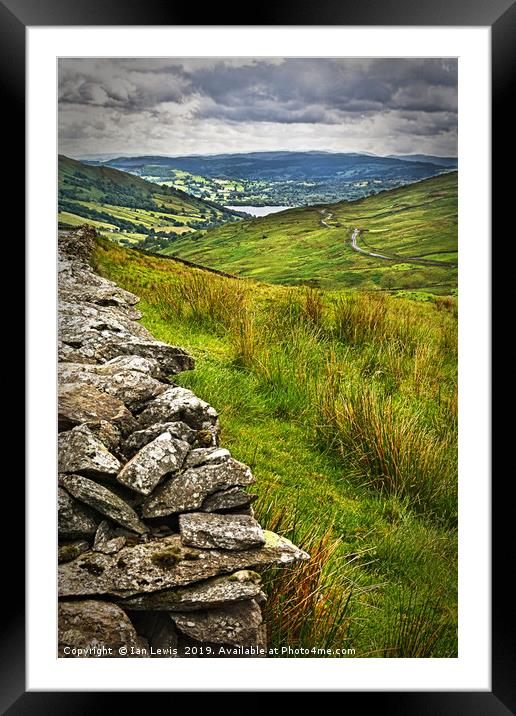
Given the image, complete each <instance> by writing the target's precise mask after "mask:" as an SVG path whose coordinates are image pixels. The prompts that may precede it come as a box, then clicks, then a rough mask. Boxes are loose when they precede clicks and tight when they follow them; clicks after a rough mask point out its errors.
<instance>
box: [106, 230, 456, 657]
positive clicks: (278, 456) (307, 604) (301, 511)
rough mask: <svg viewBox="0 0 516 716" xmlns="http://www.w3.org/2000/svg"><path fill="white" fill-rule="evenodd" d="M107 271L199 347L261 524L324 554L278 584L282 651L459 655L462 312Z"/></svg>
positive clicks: (181, 271)
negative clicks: (251, 477)
mask: <svg viewBox="0 0 516 716" xmlns="http://www.w3.org/2000/svg"><path fill="white" fill-rule="evenodd" d="M95 260H96V263H97V267H98V269H99V271H100V272H101V273H102V274H103V275H105V276H107V277H108V278H110V279H112V280H114V281H116V282H117V283H118V284H119V285H121V286H123V287H125V288H127V289H129V290H130V291H134V292H135V293H137V294H138V295H140V296H141V297H142V301H141V302H140V303H139V304H138V307H139V308H140V309H141V311H142V313H143V319H142V322H143V323H144V325H145V326H147V327H148V328H149V329H150V330H151V331H152V333H153V334H154V335H155V336H156V337H157V338H159V339H161V340H164V341H167V342H169V343H171V344H174V345H181V346H184V347H185V348H187V349H188V350H189V351H190V352H191V353H192V354H193V355H194V356H195V358H196V367H195V370H193V371H188V372H185V373H182V374H180V375H178V376H175V377H174V381H175V382H176V383H178V384H180V385H183V386H185V387H188V388H191V389H192V390H194V391H195V392H196V394H197V395H199V396H200V397H202V398H203V399H205V400H207V401H209V402H210V403H211V404H212V405H213V406H214V407H215V408H216V409H217V410H218V411H219V413H220V420H221V427H222V444H223V445H224V446H226V447H228V448H230V449H231V452H232V454H233V455H234V456H235V458H237V459H239V460H241V461H243V462H245V463H246V464H248V465H250V466H251V468H252V470H253V472H254V474H255V475H256V478H257V482H256V484H255V485H253V492H257V493H258V494H259V499H258V500H257V501H256V502H255V503H254V507H255V509H256V515H257V518H258V519H259V521H260V523H261V524H262V525H263V526H264V527H266V528H269V529H274V530H275V531H277V532H279V533H281V534H283V535H285V536H286V537H287V538H289V539H292V540H293V541H294V542H295V543H296V544H298V545H299V546H300V547H302V548H303V549H306V550H307V551H308V552H309V553H310V555H311V559H310V560H309V561H308V562H307V563H304V564H303V565H302V566H300V567H296V568H295V569H292V570H288V569H287V570H280V571H279V572H278V574H277V575H273V576H272V578H268V580H267V584H266V589H267V593H268V597H269V598H268V601H267V604H266V618H267V621H268V624H269V625H270V628H271V634H270V644H271V646H286V645H289V646H291V647H294V648H297V647H302V648H304V649H309V650H310V649H353V650H354V651H353V652H352V653H350V652H346V654H343V653H342V652H339V654H336V653H328V652H324V653H321V652H315V653H314V652H311V651H310V652H309V653H308V654H306V655H307V656H314V655H315V656H343V655H345V656H347V655H351V656H355V657H394V658H398V657H408V658H410V657H449V656H456V655H457V302H456V299H455V298H453V297H433V298H431V299H430V300H428V301H426V302H418V301H411V300H408V299H407V298H399V297H393V296H390V295H388V294H387V293H385V292H379V291H376V292H374V293H368V292H364V291H331V292H323V291H319V290H316V289H311V288H306V287H287V286H277V285H276V286H273V285H267V284H264V283H261V282H257V281H248V280H241V281H237V280H234V279H228V278H223V277H220V276H217V275H214V274H211V273H208V272H206V271H200V270H197V269H192V268H189V267H186V266H184V265H182V264H181V263H179V262H176V261H173V260H169V259H165V258H162V257H159V258H158V257H154V256H148V255H145V254H143V253H142V252H137V251H134V250H131V249H125V248H123V247H121V246H116V245H114V244H113V243H111V242H109V241H105V240H102V239H101V240H99V243H98V245H97V248H96V251H95Z"/></svg>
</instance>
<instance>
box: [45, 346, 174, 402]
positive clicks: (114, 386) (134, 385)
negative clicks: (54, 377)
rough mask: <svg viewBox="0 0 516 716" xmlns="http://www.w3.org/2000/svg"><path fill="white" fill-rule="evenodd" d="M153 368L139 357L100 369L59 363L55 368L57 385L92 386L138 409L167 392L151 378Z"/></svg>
mask: <svg viewBox="0 0 516 716" xmlns="http://www.w3.org/2000/svg"><path fill="white" fill-rule="evenodd" d="M156 366H157V362H156V361H153V360H150V359H147V358H141V357H140V356H127V359H125V358H121V359H120V360H119V359H116V358H115V359H114V360H111V361H108V362H107V363H104V364H101V365H97V364H88V363H75V362H72V363H61V364H60V365H59V368H58V374H59V384H60V385H66V384H68V383H74V384H76V383H82V384H86V385H91V386H94V387H96V388H98V389H99V390H102V391H103V392H105V393H108V394H109V395H112V396H114V397H115V398H118V399H119V400H121V401H122V402H123V403H124V404H125V405H127V406H129V407H130V408H132V409H137V408H140V407H141V406H142V405H143V404H144V403H146V402H147V401H149V400H151V399H152V398H155V397H156V396H158V395H159V394H160V393H162V392H163V391H165V390H166V389H167V386H166V385H165V384H164V383H161V382H160V381H159V380H157V379H156V378H155V377H154V375H155V373H156ZM144 368H146V369H147V370H144Z"/></svg>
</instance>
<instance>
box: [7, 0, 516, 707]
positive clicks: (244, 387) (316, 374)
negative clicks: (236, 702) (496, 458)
mask: <svg viewBox="0 0 516 716" xmlns="http://www.w3.org/2000/svg"><path fill="white" fill-rule="evenodd" d="M0 9H1V13H2V34H3V38H4V41H3V43H2V47H3V51H4V53H5V54H6V61H5V62H4V63H3V64H2V72H3V73H4V78H5V79H4V83H3V84H4V92H5V96H6V106H8V107H9V108H11V107H12V112H11V111H10V112H9V115H10V116H9V119H11V120H12V131H11V130H10V134H9V137H12V142H10V144H11V145H12V146H13V147H17V148H20V147H21V146H24V147H26V167H27V174H26V188H27V197H26V202H27V203H26V214H25V216H26V233H27V244H26V245H27V287H28V291H27V302H28V329H29V330H28V334H27V335H28V356H27V357H28V363H27V366H28V373H27V379H28V396H29V402H28V408H29V409H28V421H27V428H28V431H27V435H28V450H27V468H28V469H27V482H26V494H25V501H26V525H27V533H26V534H27V543H26V547H27V549H26V554H27V565H26V595H25V596H24V595H16V597H15V602H14V606H13V608H12V609H11V610H9V619H8V620H7V628H6V630H5V637H4V640H3V645H2V646H3V648H4V651H5V658H4V660H3V667H2V683H3V684H5V688H4V689H3V690H2V691H3V694H4V696H3V698H4V701H5V705H4V708H5V710H7V711H8V712H9V713H13V714H16V713H22V712H25V711H26V710H28V709H30V710H31V711H36V712H37V710H38V708H42V709H43V708H44V709H45V711H47V710H48V709H49V708H52V709H55V708H57V709H59V708H66V709H67V710H69V709H70V708H75V706H74V705H73V704H74V703H79V702H80V703H81V708H83V709H86V708H95V707H96V706H95V699H96V698H97V697H96V696H95V694H93V693H90V694H88V692H94V691H100V692H104V691H162V690H165V691H260V690H261V691H342V692H344V693H345V696H346V698H349V697H351V695H353V696H354V695H355V694H357V695H358V696H359V698H363V697H364V696H365V697H367V698H368V699H379V698H381V699H382V703H388V704H392V710H393V711H398V712H399V711H400V710H401V711H406V712H407V713H425V712H428V708H429V705H431V708H432V710H433V712H435V713H452V712H453V713H456V712H461V711H463V712H464V713H475V712H479V713H480V712H481V713H504V712H508V711H507V709H509V710H510V709H514V707H515V704H514V696H513V693H511V678H510V672H511V669H512V668H513V666H514V663H513V657H511V649H510V641H509V632H510V630H509V629H508V628H507V627H508V620H510V615H511V614H512V610H511V609H510V605H509V606H508V595H507V594H506V590H503V589H496V591H495V592H494V593H493V594H492V595H491V569H492V568H493V569H494V570H495V571H494V574H495V577H497V576H499V575H501V574H503V570H502V567H501V564H499V561H500V558H499V555H500V554H503V555H505V554H507V549H506V547H505V546H502V545H505V543H506V539H505V538H504V536H503V535H502V534H501V531H502V529H503V525H505V524H507V520H506V516H504V509H505V510H507V506H508V505H507V502H506V501H505V500H504V499H502V500H500V499H497V496H498V492H499V490H498V491H497V489H496V488H497V483H496V482H494V483H493V486H494V489H493V490H492V487H491V466H490V464H491V445H490V405H491V398H490V382H489V380H490V375H489V368H490V350H489V349H490V305H491V295H490V263H491V244H490V235H491V233H490V232H491V229H490V226H491V213H492V215H493V217H495V216H497V217H500V216H501V214H502V211H503V209H504V208H505V207H506V206H507V205H508V204H507V203H503V202H502V198H503V197H504V196H505V194H504V192H507V190H508V189H507V185H506V184H503V186H501V187H498V184H499V183H500V182H497V172H496V166H497V161H499V160H497V154H496V151H495V152H493V156H492V157H491V134H490V132H491V131H492V130H491V125H492V127H493V130H494V131H493V142H494V146H495V149H496V141H498V142H501V141H502V137H504V136H505V137H507V136H510V134H509V132H510V130H509V129H508V128H507V127H506V126H505V124H506V123H507V109H506V97H507V96H508V87H509V79H510V70H509V68H510V66H511V49H512V47H511V34H510V30H511V28H512V29H513V27H514V8H509V3H505V4H504V3H502V2H500V3H498V5H497V4H496V3H494V4H491V5H490V7H489V8H484V7H483V6H482V4H481V3H478V4H473V5H470V6H469V7H468V8H465V9H464V8H462V7H461V6H460V4H459V3H449V4H448V6H447V8H446V9H445V11H444V10H440V14H439V13H438V11H437V9H436V8H435V7H432V5H431V4H430V3H422V4H419V5H418V7H417V8H414V7H413V6H411V5H408V4H407V7H404V4H403V3H402V4H397V6H396V8H390V9H389V13H390V14H389V16H388V17H387V16H386V15H387V13H386V9H385V8H381V7H379V5H378V4H377V3H371V2H368V3H365V4H364V5H362V6H361V7H360V8H359V9H354V10H353V11H351V10H349V9H345V8H342V9H339V10H335V8H331V7H330V6H329V5H328V6H324V5H323V6H322V7H320V8H319V9H318V12H317V18H316V17H314V15H315V11H312V10H309V9H308V8H306V7H305V8H299V9H298V15H297V16H294V15H293V14H292V12H291V11H287V10H285V9H283V8H275V9H274V11H273V10H272V9H271V8H268V9H260V11H259V17H257V18H256V24H254V25H244V26H240V25H237V24H236V23H235V22H234V21H232V22H226V21H225V13H223V14H222V15H221V16H220V18H213V19H212V18H211V17H210V13H208V15H207V16H206V24H205V25H199V24H193V25H192V24H190V22H189V19H190V18H189V13H188V12H187V11H185V10H182V11H181V13H179V11H177V12H176V11H175V10H174V9H171V10H170V11H169V12H168V13H167V12H164V11H163V10H161V9H160V8H159V7H158V6H157V5H154V4H153V3H150V4H148V5H147V6H146V7H145V9H143V8H141V7H140V6H139V5H137V4H134V5H133V4H131V3H129V4H126V5H125V6H124V7H122V6H120V5H119V4H118V3H116V2H114V3H105V4H103V5H102V7H96V6H95V5H92V4H85V3H80V4H78V5H77V6H76V7H75V6H74V7H73V8H71V7H67V6H66V4H64V3H60V2H57V1H55V2H52V1H50V0H49V2H44V3H38V4H36V3H32V2H17V3H15V2H3V3H2V5H1V6H0ZM24 86H25V88H26V114H25V122H24V119H23V111H24V110H23V102H22V95H23V87H24ZM491 96H492V98H493V100H492V101H493V103H492V116H491ZM23 126H25V128H26V140H25V138H24V137H22V136H21V133H22V127H23ZM17 156H18V161H13V162H10V166H12V167H13V169H12V171H13V174H16V170H18V171H21V166H22V162H20V160H19V157H20V156H21V150H20V151H19V152H17ZM491 166H494V167H495V172H494V173H493V179H494V185H493V186H494V190H493V191H492V193H491V179H490V176H491ZM12 181H13V182H14V179H13V180H12ZM10 183H11V179H9V184H10ZM15 183H16V186H17V187H20V186H21V181H20V180H16V182H15ZM18 194H19V192H18ZM497 207H498V211H497ZM9 213H11V210H9ZM17 216H20V213H19V212H18V213H17ZM18 231H19V222H18ZM13 497H14V496H13ZM493 498H494V499H495V502H494V504H493V507H494V509H495V513H494V514H495V516H496V521H495V522H494V523H493V524H494V525H495V526H496V529H495V530H494V531H493V533H492V534H491V532H490V524H491V522H490V520H491V517H490V514H491V511H490V507H491V500H492V499H493ZM15 499H16V498H15ZM10 500H11V498H10ZM22 500H23V497H22V496H21V495H20V496H19V497H18V501H19V503H18V504H21V501H22ZM498 530H500V534H499V533H498ZM491 542H492V546H493V548H494V549H493V551H492V556H491V550H490V545H491ZM491 560H492V565H491ZM15 561H16V560H15ZM17 561H18V566H19V553H18V557H17ZM14 566H15V565H14ZM14 566H13V569H14ZM9 569H10V567H9ZM13 573H14V572H13ZM11 581H12V582H15V583H16V584H19V585H21V584H22V583H23V578H22V577H19V578H18V579H16V580H14V579H13V580H10V583H11ZM495 584H496V582H495ZM12 595H13V597H14V595H15V590H13V592H12ZM24 599H26V615H25V622H23V619H24V616H23V614H22V611H21V609H20V605H21V604H22V603H23V601H24ZM228 658H229V659H231V661H230V662H229V667H230V668H229V669H228V668H227V666H228V663H227V662H226V659H228ZM135 659H137V661H135ZM167 659H173V661H168V660H167ZM186 659H195V660H196V661H195V662H194V666H195V668H194V669H192V668H191V667H192V664H191V663H190V662H188V661H186ZM200 659H203V660H206V659H208V661H200ZM249 659H251V660H252V661H251V662H249V661H248V660H249ZM511 659H512V660H511ZM71 691H73V692H83V693H82V695H81V697H79V696H77V695H76V694H75V695H74V694H72V693H68V694H67V693H65V692H71ZM41 692H47V693H45V694H42V693H41ZM49 692H52V693H49ZM425 709H426V711H425Z"/></svg>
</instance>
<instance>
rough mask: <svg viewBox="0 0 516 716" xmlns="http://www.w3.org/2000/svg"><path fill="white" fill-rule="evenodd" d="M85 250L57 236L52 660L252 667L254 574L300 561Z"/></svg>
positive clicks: (256, 619)
mask: <svg viewBox="0 0 516 716" xmlns="http://www.w3.org/2000/svg"><path fill="white" fill-rule="evenodd" d="M94 242H95V232H94V231H93V230H92V229H89V228H88V227H82V228H81V229H79V230H77V231H73V232H60V234H59V366H58V368H59V415H58V425H59V431H60V432H59V446H58V447H59V455H58V464H59V481H58V483H59V484H58V526H59V563H60V564H59V598H60V601H59V656H64V657H92V656H107V657H120V656H128V657H147V656H160V657H163V656H165V657H170V656H179V657H189V656H193V657H199V656H225V655H236V656H246V655H251V656H256V655H264V653H265V647H266V630H265V626H264V624H263V622H262V612H261V607H260V605H261V604H262V603H263V601H264V599H265V597H264V594H263V591H262V589H261V578H260V574H259V571H262V570H263V569H264V568H266V567H268V566H271V565H274V564H276V565H278V564H279V565H288V564H291V563H293V562H295V561H297V560H304V559H308V555H307V554H306V553H304V552H302V551H301V550H299V549H298V548H297V547H296V546H295V545H293V544H292V543H291V542H289V541H288V540H286V539H284V538H282V537H279V536H278V535H276V534H274V533H271V532H267V531H265V530H262V528H261V527H260V525H259V524H258V522H257V521H256V520H255V518H254V515H253V508H252V506H251V503H252V502H253V500H254V499H255V497H256V496H255V495H253V494H251V493H249V492H247V490H246V488H247V487H248V486H249V485H251V484H252V483H253V482H254V477H253V475H252V473H251V470H250V469H249V468H248V467H247V466H246V465H243V464H242V463H240V462H238V461H237V460H235V459H234V458H232V457H231V455H230V453H229V451H228V450H225V449H223V448H220V447H219V420H218V416H217V413H216V411H215V410H214V409H213V408H212V407H211V406H210V405H208V404H207V403H205V402H204V401H203V400H201V399H199V398H198V397H197V396H196V395H194V394H193V393H192V392H191V391H189V390H185V389H184V388H181V387H178V386H176V385H174V384H173V383H171V382H170V377H171V376H173V375H174V374H177V373H179V372H180V371H182V370H190V369H192V368H193V367H194V361H193V359H192V357H191V356H190V355H189V354H188V353H187V352H186V351H184V350H183V349H181V348H178V347H175V346H170V345H168V344H165V343H162V342H160V341H157V340H156V339H155V338H154V337H153V336H152V335H151V334H150V333H149V332H148V331H147V330H146V329H145V328H144V327H143V326H142V325H141V324H139V323H138V319H139V318H141V313H140V312H139V311H138V310H137V309H136V308H135V307H134V306H135V304H136V303H137V302H138V300H139V299H138V297H137V296H135V295H134V294H132V293H129V292H128V291H125V290H123V289H121V288H120V287H118V286H117V285H116V284H114V283H112V282H111V281H108V280H106V279H104V278H102V277H100V276H99V275H97V274H96V273H95V271H94V270H93V268H92V266H91V252H92V249H93V247H94Z"/></svg>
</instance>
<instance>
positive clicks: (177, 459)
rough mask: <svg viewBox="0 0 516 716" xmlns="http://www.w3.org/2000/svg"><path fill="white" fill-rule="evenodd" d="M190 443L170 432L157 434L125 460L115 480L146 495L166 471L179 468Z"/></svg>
mask: <svg viewBox="0 0 516 716" xmlns="http://www.w3.org/2000/svg"><path fill="white" fill-rule="evenodd" d="M189 450H190V445H189V444H188V443H187V442H184V441H183V440H176V439H175V438H173V437H172V436H171V435H170V433H168V432H166V433H163V434H162V435H159V436H158V437H157V438H155V439H154V440H153V441H152V442H150V443H148V444H147V445H145V446H144V447H142V449H141V450H140V451H139V452H137V453H136V455H135V456H134V457H133V458H131V459H130V460H129V462H127V463H126V464H125V465H124V467H123V468H122V469H121V471H120V472H119V473H118V476H117V480H118V482H120V483H122V485H126V487H129V488H130V489H131V490H134V491H135V492H139V493H140V494H142V495H148V494H150V493H151V492H152V490H153V489H154V488H155V487H156V485H157V484H158V483H159V482H161V480H162V479H163V477H164V476H165V475H166V474H167V473H174V472H177V471H178V470H180V469H181V467H182V465H183V462H184V459H185V457H186V455H187V454H188V452H189Z"/></svg>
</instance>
